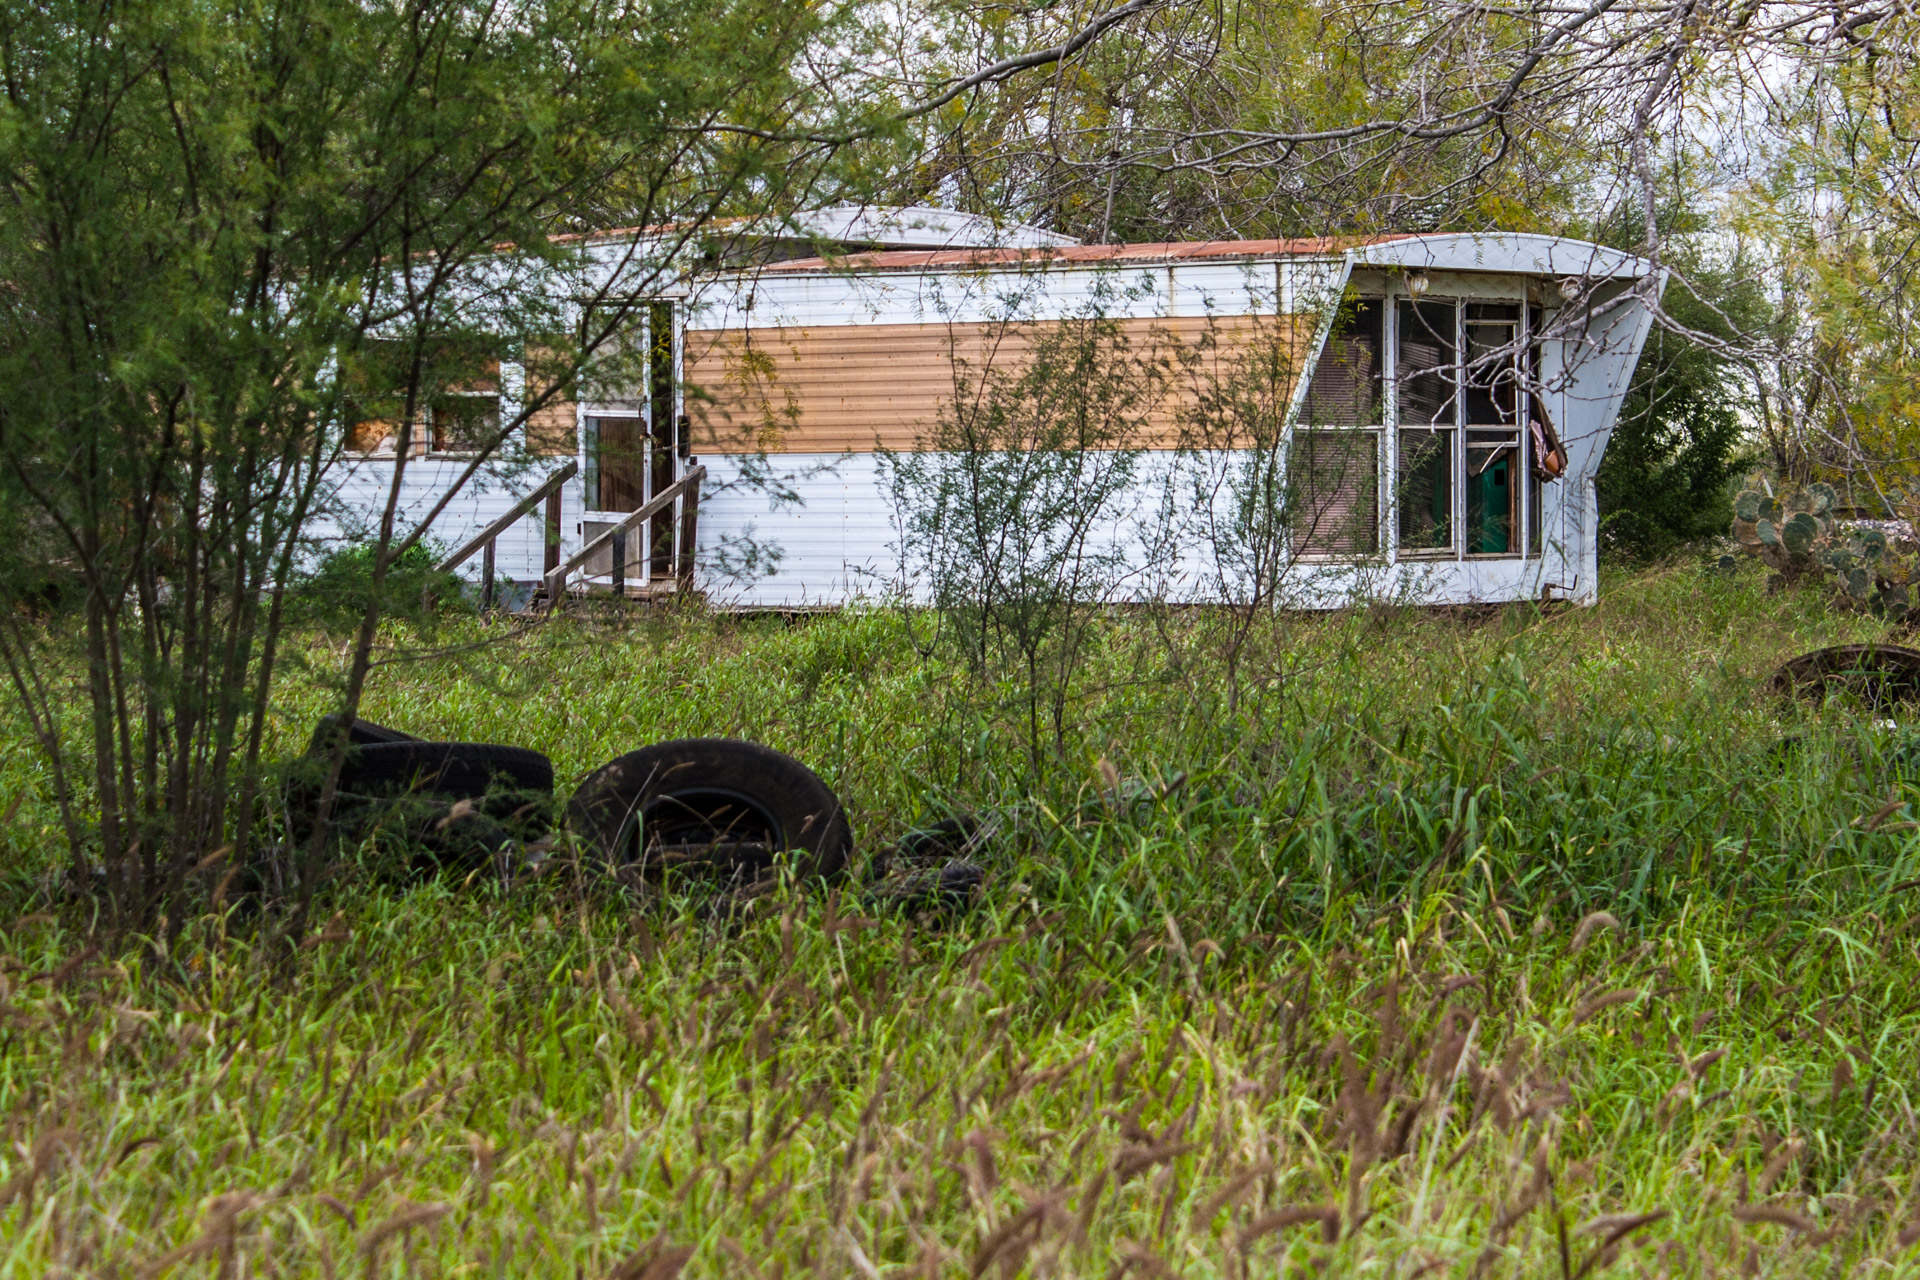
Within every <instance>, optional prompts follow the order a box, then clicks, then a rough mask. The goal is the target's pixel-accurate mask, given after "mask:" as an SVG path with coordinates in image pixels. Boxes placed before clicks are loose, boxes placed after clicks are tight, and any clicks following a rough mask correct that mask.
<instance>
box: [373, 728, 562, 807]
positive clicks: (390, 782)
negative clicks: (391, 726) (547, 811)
mask: <svg viewBox="0 0 1920 1280" xmlns="http://www.w3.org/2000/svg"><path fill="white" fill-rule="evenodd" d="M340 789H341V790H342V791H353V792H358V793H362V794H366V795H403V794H414V795H430V796H444V797H445V798H446V799H448V800H466V799H472V800H478V799H481V798H482V797H484V796H486V795H488V794H489V793H491V792H496V791H521V792H524V791H533V792H542V793H545V794H548V795H551V794H552V793H553V761H551V760H549V759H547V758H546V757H545V756H543V755H541V754H540V753H539V752H538V751H529V750H527V749H526V748H525V747H504V746H499V745H497V744H495V743H490V742H421V741H419V740H418V739H414V740H411V741H406V742H373V743H368V744H367V745H365V746H357V747H354V748H352V749H351V750H349V751H348V752H347V759H346V763H345V764H344V765H343V766H342V767H341V770H340Z"/></svg>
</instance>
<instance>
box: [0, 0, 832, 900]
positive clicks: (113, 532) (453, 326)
mask: <svg viewBox="0 0 1920 1280" xmlns="http://www.w3.org/2000/svg"><path fill="white" fill-rule="evenodd" d="M837 20H838V19H837V17H836V13H835V11H834V9H833V7H832V6H831V5H827V6H822V5H817V4H806V3H800V2H798V0H655V2H653V3H647V4H635V3H613V4H608V3H604V0H530V2H528V3H518V4H509V5H502V6H473V5H467V4H464V3H460V2H459V0H397V2H393V3H386V2H374V0H255V2H249V3H239V4H227V3H220V2H217V0H109V2H108V3H105V4H93V3H84V4H83V3H79V2H78V0H52V2H51V3H48V2H46V0H31V2H28V0H4V2H0V81H3V87H4V97H3V98H0V201H3V202H4V212H3V213H0V386H4V387H5V388H6V389H7V391H6V394H5V396H4V397H0V526H3V527H4V528H6V529H7V530H8V531H9V537H8V538H7V539H6V545H5V547H4V549H3V550H0V660H3V661H4V663H5V666H6V674H7V676H8V677H9V679H10V683H11V687H12V691H13V693H14V695H15V697H16V699H17V701H18V704H19V709H20V712H21V713H22V715H23V717H24V719H25V721H26V723H28V724H29V725H30V727H31V732H32V735H33V737H34V739H35V740H36V742H37V745H38V747H39V749H40V750H41V752H42V753H43V755H44V758H45V761H46V765H47V770H48V777H49V779H50V790H51V792H52V798H53V800H54V801H55V802H56V803H57V806H58V809H59V813H60V816H61V819H62V821H63V823H64V825H65V831H66V836H67V841H68V843H69V845H70V846H71V856H72V861H73V865H74V869H75V872H76V874H77V876H78V877H79V878H80V880H81V882H82V883H84V884H86V885H89V886H98V887H99V888H100V889H103V890H104V891H105V892H106V893H108V894H109V895H110V897H111V899H112V901H113V903H114V904H115V906H116V908H117V913H118V916H119V918H121V919H123V920H135V919H138V918H141V917H142V916H144V915H149V914H151V913H152V912H154V911H156V910H158V909H159V907H160V905H161V904H163V903H164V902H165V901H166V900H167V898H168V896H169V895H170V894H172V893H173V892H175V891H176V890H177V889H178V888H179V887H180V885H181V884H182V883H183V881H184V877H185V876H186V875H187V874H188V873H189V872H190V871H191V869H192V868H194V867H195V866H196V865H197V864H201V863H202V862H203V861H205V860H208V859H209V858H210V857H211V855H213V854H214V853H215V852H217V851H220V850H222V849H233V851H234V853H235V855H236V856H238V857H245V856H246V846H247V844H248V842H249V840H250V839H252V838H254V837H253V832H254V830H255V827H256V825H257V821H256V820H257V817H258V814H259V812H260V810H261V807H262V804H263V778H264V777H265V769H264V765H263V761H262V742H263V731H264V729H265V727H266V722H267V715H268V708H269V705H270V694H271V691H272V689H273V685H274V679H275V674H276V670H277V669H278V666H279V665H281V661H282V659H281V655H280V652H279V642H280V636H281V632H282V627H283V624H284V620H285V601H286V599H287V595H288V588H289V586H290V585H292V584H294V583H295V582H297V580H298V577H299V575H300V573H301V572H302V569H303V551H304V549H305V547H306V543H305V541H304V539H305V538H306V537H307V534H308V531H309V528H310V523H311V521H312V519H313V517H314V515H315V513H316V511H317V510H319V507H320V504H321V503H322V502H323V501H324V495H325V492H326V487H327V481H326V473H327V470H328V467H329V465H330V464H331V463H333V462H334V461H335V459H336V458H337V456H338V454H339V452H340V450H341V448H342V443H343V439H342V437H343V432H344V430H345V429H346V426H347V424H348V422H349V421H350V419H352V418H353V417H354V415H355V413H356V404H355V398H356V396H365V395H369V394H376V395H377V396H378V397H379V398H381V400H382V403H383V404H384V405H386V406H387V408H385V409H383V410H382V412H383V414H386V413H390V414H391V416H392V417H393V418H394V419H395V420H396V421H397V422H398V424H399V425H398V429H399V431H400V433H401V434H402V436H405V435H406V434H407V433H408V432H409V431H411V430H412V429H413V428H412V427H411V425H410V424H412V423H415V422H418V421H419V420H420V418H421V417H422V416H423V415H422V414H421V413H420V412H419V411H418V408H419V405H420V404H421V402H422V400H423V398H424V397H426V396H428V395H430V394H432V392H433V391H434V389H435V388H437V387H443V386H445V385H447V384H448V382H449V381H450V380H457V379H458V378H459V377H460V376H462V373H463V364H462V362H463V361H465V360H469V359H470V357H471V355H472V353H473V352H474V350H476V345H475V341H474V340H475V339H476V338H477V337H478V336H479V335H481V334H483V333H484V334H485V335H486V336H487V340H488V341H489V342H494V343H502V342H504V343H507V344H515V343H517V344H520V345H521V346H522V347H523V348H524V349H526V350H530V351H531V350H538V351H539V352H540V353H541V361H542V362H543V364H544V366H545V367H544V369H543V376H542V378H541V379H539V383H540V385H538V386H535V385H532V383H533V381H534V380H533V379H531V378H530V379H529V383H530V385H529V388H528V394H527V395H526V397H525V403H524V405H523V407H522V411H521V413H520V415H519V416H518V417H517V418H514V419H513V420H511V421H508V422H504V423H501V424H500V426H499V429H498V430H497V431H495V432H493V433H492V435H491V437H490V438H489V439H487V440H484V441H481V442H479V443H481V444H482V446H483V447H482V449H481V455H482V456H481V458H476V459H475V461H474V464H473V465H474V466H475V467H478V466H479V465H480V462H481V461H482V459H484V458H485V457H486V456H488V455H490V454H492V453H494V452H496V451H497V450H498V449H499V448H500V447H501V446H502V445H503V444H505V443H506V442H508V441H509V440H510V439H511V438H512V437H513V435H514V434H515V432H516V430H517V429H518V428H519V427H521V426H522V425H523V424H524V421H525V419H526V417H527V415H529V414H531V413H532V412H534V411H536V410H537V409H538V408H539V407H540V406H541V404H542V403H543V402H545V401H546V400H547V399H550V398H551V397H552V396H554V395H556V394H560V393H562V392H563V390H564V389H565V388H566V387H567V386H568V385H569V384H570V383H572V382H574V381H577V380H578V379H579V378H580V377H581V376H582V374H583V371H586V370H590V369H591V367H592V365H593V362H594V361H595V360H596V359H601V358H602V357H604V356H605V355H606V353H607V352H609V351H611V350H613V349H615V348H617V347H618V346H619V344H618V343H617V342H613V341H610V339H611V338H612V337H613V336H614V335H617V334H618V333H619V332H620V331H621V329H622V328H623V327H624V326H625V322H626V320H627V318H628V317H627V311H628V310H629V309H630V308H632V307H635V306H639V305H644V299H645V297H646V296H647V295H648V294H649V293H650V292H654V291H657V290H658V289H659V288H660V287H661V284H662V283H663V280H664V279H665V273H666V272H668V271H669V270H670V268H671V266H672V264H673V262H674V261H675V260H676V258H677V257H679V256H682V254H681V249H682V247H683V246H684V244H685V243H686V242H687V240H688V239H689V238H690V237H692V236H695V235H698V234H699V233H700V231H701V229H702V228H703V227H706V226H709V225H711V224H712V223H713V222H714V219H715V217H716V215H718V214H721V213H727V212H731V211H733V210H734V209H735V208H736V207H738V206H739V205H740V202H741V198H742V193H743V192H746V191H749V190H751V192H752V193H753V195H754V197H755V199H756V200H767V199H770V198H774V197H776V196H778V195H780V194H781V193H782V192H784V191H785V190H786V189H787V188H788V187H789V186H790V184H793V183H796V182H799V183H804V182H805V181H807V180H808V178H809V177H810V176H811V175H816V174H817V173H818V172H819V161H820V158H821V156H822V155H823V154H825V152H823V151H822V150H821V149H820V148H813V149H812V150H810V151H807V150H796V148H795V147H794V145H793V144H792V143H790V142H786V141H783V140H781V139H779V138H775V137H771V136H761V135H771V134H772V133H774V132H775V131H777V130H780V129H782V128H785V127H786V126H787V125H788V124H790V123H791V122H792V121H793V119H794V118H795V117H796V115H797V114H798V115H805V116H807V118H809V119H810V120H815V121H817V120H818V119H819V118H820V117H821V116H822V115H823V114H831V111H832V107H831V105H830V101H828V100H824V99H822V97H821V96H820V95H819V94H818V93H816V92H813V91H812V90H810V89H809V87H808V85H807V84H806V83H804V82H802V81H801V80H799V79H797V78H796V75H795V73H794V71H793V68H794V67H796V66H801V65H804V62H803V60H801V59H800V58H799V57H798V55H799V54H800V53H801V51H803V50H804V49H806V48H808V47H810V46H812V45H814V44H816V43H818V42H819V41H821V40H822V39H824V38H827V37H829V36H830V35H831V28H832V25H833V24H834V23H835V22H836V21H837ZM723 116H724V117H725V118H726V119H727V120H728V121H729V122H732V123H733V124H734V125H736V126H742V127H740V128H735V129H734V130H732V131H730V132H726V133H715V132H713V131H712V130H711V129H710V128H709V127H708V126H709V125H710V124H711V122H713V121H715V120H716V119H719V118H721V117H723ZM662 224H666V225H671V226H672V227H674V228H675V230H674V232H673V233H672V235H670V236H669V237H668V238H667V239H666V240H664V241H662V240H660V239H658V238H640V237H634V238H631V239H630V240H628V241H627V242H624V243H615V244H613V245H611V246H609V244H608V243H607V242H605V241H594V242H588V241H583V240H581V239H579V238H577V237H570V236H568V235H566V234H564V233H570V232H577V231H580V230H583V229H586V228H591V227H595V226H608V225H614V226H618V225H628V226H633V225H662ZM503 246H510V247H511V248H510V251H509V250H507V249H503ZM369 389H375V390H373V391H370V390H369ZM408 443H409V442H408V441H407V440H406V439H402V440H401V441H400V442H399V445H400V448H399V450H398V452H399V454H400V456H401V461H399V462H397V463H396V465H395V469H394V471H395V474H394V480H393V491H392V492H393V497H394V501H391V502H389V504H388V506H387V508H386V511H385V513H384V517H383V519H382V520H381V523H380V528H379V531H378V533H379V536H378V541H377V544H376V545H377V548H378V551H377V554H376V555H375V556H374V557H373V566H374V568H373V573H374V577H375V580H376V584H375V585H376V590H375V592H374V593H373V594H372V595H371V596H370V597H369V598H368V603H367V612H366V616H365V617H364V618H363V619H362V625H361V626H360V629H359V633H358V643H357V645H356V646H355V648H354V651H353V659H352V661H351V662H350V663H349V666H348V670H347V671H346V672H345V673H344V674H345V678H344V681H343V684H344V707H345V710H346V712H347V714H349V715H351V714H352V711H353V709H354V707H355V706H356V705H357V701H358V698H359V694H360V689H361V686H362V684H363V683H364V678H365V673H366V670H367V667H368V653H369V650H370V647H371V643H372V639H373V636H374V633H375V629H376V626H377V624H378V621H379V605H378V598H379V592H378V590H377V587H378V580H379V578H380V577H381V575H382V574H383V573H384V572H385V570H386V569H387V567H388V566H390V565H391V564H392V563H393V561H394V560H395V559H396V558H397V557H398V556H399V554H400V553H401V552H402V551H404V550H405V548H406V547H407V546H408V545H410V544H411V543H413V542H414V541H416V540H417V539H418V538H419V537H420V536H421V535H422V533H423V532H424V528H425V526H424V525H422V524H421V523H419V522H414V523H409V522H408V521H406V520H404V519H401V518H400V509H399V507H398V496H399V492H400V482H401V473H402V471H403V469H404V465H405V463H404V458H405V456H406V454H407V452H408V449H407V444H408ZM338 767H339V765H338V759H337V758H336V760H335V762H334V766H333V771H334V777H337V775H338ZM329 786H331V780H330V781H329ZM322 803H323V804H324V803H325V800H324V799H323V801H322Z"/></svg>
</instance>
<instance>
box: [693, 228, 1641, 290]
mask: <svg viewBox="0 0 1920 1280" xmlns="http://www.w3.org/2000/svg"><path fill="white" fill-rule="evenodd" d="M1281 258H1308V259H1311V258H1327V259H1340V258H1348V259H1350V260H1351V261H1352V263H1353V265H1354V266H1357V267H1372V268H1376V269H1378V268H1387V269H1394V268H1399V269H1402V270H1415V269H1434V270H1451V271H1488V272H1503V273H1520V274H1549V275H1579V276H1587V277H1595V276H1598V277H1616V278H1619V277H1624V278H1638V277H1641V276H1644V275H1646V274H1647V272H1648V271H1649V270H1650V269H1651V268H1652V264H1651V263H1650V262H1648V261H1647V260H1646V259H1643V258H1638V257H1635V256H1634V255H1632V254H1628V253H1625V252H1622V251H1620V250H1618V249H1609V248H1606V247H1604V246H1601V245H1596V244H1593V243H1591V242H1588V241H1584V240H1574V239H1570V238H1568V237H1564V236H1550V235H1542V234H1538V233H1533V232H1512V231H1478V232H1451V231H1450V232H1400V233H1392V234H1381V235H1372V236H1316V237H1301V238H1296V239H1286V240H1281V239H1274V240H1192V241H1161V242H1148V243H1139V244H1104V245H1073V246H1066V247H1061V248H1041V249H911V250H890V251H881V252H866V253H855V254H849V255H847V256H845V257H834V258H820V257H815V258H796V259H789V260H787V261H783V262H768V263H760V264H756V265H754V266H751V267H741V268H734V269H725V268H723V269H720V270H717V271H713V272H711V273H703V274H708V277H709V278H710V279H749V278H762V277H775V278H778V277H790V276H806V275H825V276H853V275H869V274H900V273H911V272H921V271H965V270H984V269H993V268H1002V267H1019V266H1028V265H1032V266H1037V267H1041V268H1049V267H1055V266H1099V265H1103V264H1115V265H1119V264H1126V265H1138V266H1154V265H1170V264H1177V263H1182V262H1221V261H1261V260H1272V259H1281Z"/></svg>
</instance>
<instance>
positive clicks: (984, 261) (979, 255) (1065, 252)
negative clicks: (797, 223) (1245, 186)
mask: <svg viewBox="0 0 1920 1280" xmlns="http://www.w3.org/2000/svg"><path fill="white" fill-rule="evenodd" d="M1410 238H1412V237H1410V236H1405V235H1397V236H1393V235H1389V236H1366V237H1354V236H1348V237H1334V236H1313V237H1307V238H1302V239H1296V240H1170V241H1160V242H1157V243H1144V244H1075V245H1062V246H1059V247H1049V248H997V249H907V250H891V251H886V252H881V253H855V254H849V255H847V256H846V257H844V258H794V259H792V260H790V261H787V262H769V263H766V264H764V265H762V266H759V267H757V268H755V270H756V271H757V272H772V271H781V272H806V271H845V270H847V269H848V268H854V269H858V270H862V271H912V270H917V269H919V268H923V267H990V266H1002V265H1010V264H1013V263H1020V262H1037V263H1056V262H1058V263H1068V262H1073V263H1080V262H1185V261H1190V260H1192V259H1196V258H1201V259H1206V258H1255V259H1258V258H1327V257H1338V256H1339V255H1340V254H1342V253H1344V252H1346V251H1347V250H1348V249H1352V248H1356V247H1358V246H1361V245H1369V244H1385V243H1387V242H1389V241H1392V240H1404V239H1410Z"/></svg>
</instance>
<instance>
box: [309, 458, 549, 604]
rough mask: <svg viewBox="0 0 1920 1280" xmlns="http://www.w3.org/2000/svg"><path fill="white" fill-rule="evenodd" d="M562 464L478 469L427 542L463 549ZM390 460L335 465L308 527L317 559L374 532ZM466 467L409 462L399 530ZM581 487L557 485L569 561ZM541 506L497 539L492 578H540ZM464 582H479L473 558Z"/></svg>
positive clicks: (383, 501) (544, 462) (388, 482)
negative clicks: (506, 470)
mask: <svg viewBox="0 0 1920 1280" xmlns="http://www.w3.org/2000/svg"><path fill="white" fill-rule="evenodd" d="M565 462H566V459H562V458H554V459H544V458H543V459H540V460H538V461H536V462H533V463H530V464H529V465H528V466H527V467H526V468H525V469H524V470H520V471H518V472H517V473H516V474H514V475H512V476H511V477H503V476H502V475H500V474H499V473H498V472H497V471H489V470H484V469H483V470H482V471H481V473H480V474H479V475H476V476H475V477H474V478H473V480H472V481H471V482H470V483H469V484H468V486H467V487H466V489H464V490H462V491H461V493H460V494H459V495H458V496H456V497H455V498H454V500H453V501H452V502H451V503H450V504H448V506H447V509H446V511H445V512H443V513H442V514H441V516H440V518H439V519H438V520H436V521H435V522H434V527H433V529H432V531H431V534H430V536H431V537H432V538H433V540H434V541H435V542H436V543H438V544H439V545H441V546H443V547H446V548H449V549H451V548H454V547H457V546H460V545H461V544H463V543H464V542H466V541H467V539H469V538H471V537H472V536H473V535H474V534H476V533H479V532H480V531H481V530H482V529H484V528H486V527H487V525H489V524H491V523H492V522H493V521H495V520H497V519H499V518H500V517H501V516H503V515H505V514H506V513H507V512H508V510H510V509H511V508H512V507H513V505H514V504H515V503H516V502H518V501H519V500H520V499H521V498H522V497H523V496H525V495H526V494H528V493H531V492H532V491H533V490H534V489H536V488H538V487H539V485H540V482H541V481H542V480H544V479H545V478H546V477H547V476H549V475H551V474H553V472H554V471H556V470H558V469H559V468H560V467H561V466H563V465H565ZM393 466H394V464H393V461H392V460H391V459H374V458H356V459H347V460H345V461H342V462H341V463H338V464H336V466H335V467H334V468H333V470H332V471H331V472H330V473H329V474H328V484H329V487H330V490H331V492H330V494H329V496H328V500H327V502H326V506H325V509H324V511H323V513H322V515H321V516H320V517H319V518H318V519H316V520H314V521H313V522H312V524H311V526H310V528H311V531H312V537H313V540H314V552H315V554H316V555H324V554H326V553H327V552H328V551H331V550H334V549H337V548H339V547H341V546H343V545H347V544H350V543H355V542H362V541H366V540H368V539H370V538H372V537H373V536H374V535H376V534H377V533H378V532H379V528H380V516H381V513H382V512H383V511H384V510H385V509H386V503H387V494H388V490H389V487H390V486H391V484H392V482H393ZM465 468H466V463H465V462H463V461H460V460H458V459H453V458H415V459H413V460H412V461H410V462H408V463H407V469H406V472H405V473H404V474H403V475H402V477H401V481H400V483H401V493H400V505H399V509H398V519H399V521H400V528H401V529H402V530H411V529H412V528H413V526H414V524H415V522H417V521H419V520H420V519H422V518H423V517H425V515H426V514H427V511H428V510H429V509H430V508H431V507H432V506H433V504H434V503H435V502H436V501H438V500H439V497H440V495H441V494H443V493H445V492H446V490H447V489H448V488H449V487H450V486H451V485H452V484H453V483H454V481H455V480H457V479H458V478H459V476H460V473H461V472H462V471H463V470H465ZM580 503H581V488H580V480H579V478H578V477H577V476H576V477H575V478H574V479H572V480H569V481H568V482H567V483H566V484H565V485H563V486H561V511H562V518H561V548H562V554H563V555H571V554H572V553H573V552H574V551H576V550H578V549H579V548H580V545H581V543H580V537H579V534H578V533H577V532H576V531H575V528H576V526H577V525H578V523H579V521H580V511H581V506H580ZM543 521H544V504H542V510H540V511H536V512H533V513H531V514H529V515H528V516H527V518H526V519H523V520H521V521H519V522H518V523H516V524H515V525H514V526H513V527H512V528H511V529H509V530H508V531H507V532H505V533H503V534H501V535H500V540H499V542H498V544H497V549H496V556H497V559H496V561H495V565H494V572H495V573H496V574H498V575H499V576H500V577H503V578H512V579H514V580H516V581H522V582H531V581H534V580H536V579H538V578H539V577H540V576H541V571H542V568H543V566H544V563H545V561H544V559H543V555H544V546H543V533H542V529H543ZM460 572H461V573H463V574H465V575H466V576H468V577H472V578H477V577H479V575H480V557H479V556H478V555H477V554H476V555H475V556H474V557H473V559H472V560H470V561H468V562H467V563H466V565H464V566H463V567H462V568H461V570H460Z"/></svg>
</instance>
